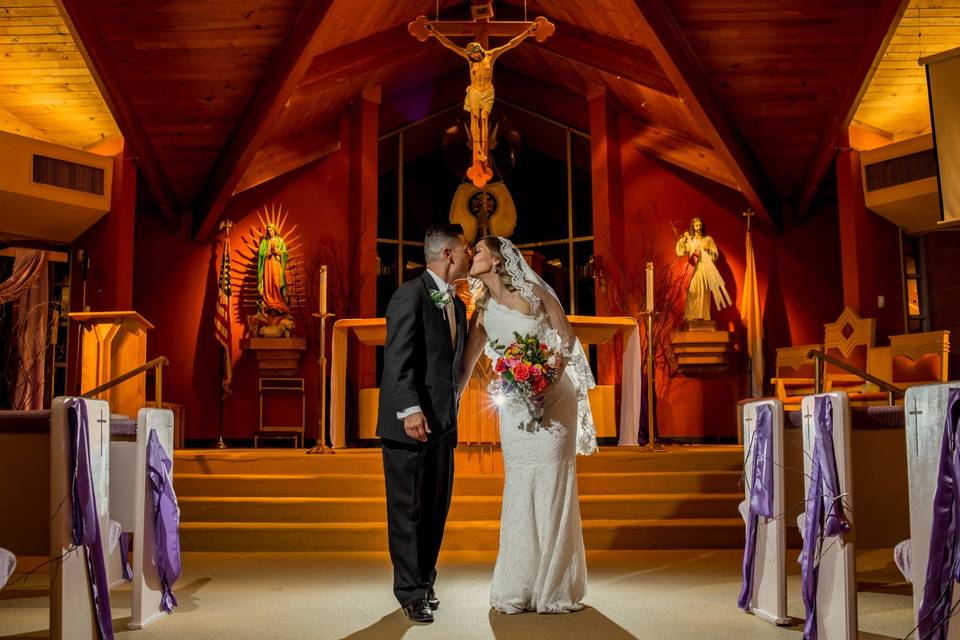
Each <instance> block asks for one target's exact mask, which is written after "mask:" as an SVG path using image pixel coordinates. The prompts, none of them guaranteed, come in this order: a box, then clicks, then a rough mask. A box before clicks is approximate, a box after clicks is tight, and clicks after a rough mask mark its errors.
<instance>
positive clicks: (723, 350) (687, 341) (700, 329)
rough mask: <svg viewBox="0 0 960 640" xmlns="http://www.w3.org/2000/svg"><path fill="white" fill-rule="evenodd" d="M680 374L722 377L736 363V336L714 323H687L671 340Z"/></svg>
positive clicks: (690, 321)
mask: <svg viewBox="0 0 960 640" xmlns="http://www.w3.org/2000/svg"><path fill="white" fill-rule="evenodd" d="M670 347H671V348H672V350H673V357H674V360H675V362H676V367H677V371H679V372H680V373H683V374H684V375H697V374H701V373H720V372H723V371H726V370H727V369H729V368H730V364H731V363H732V361H733V352H734V349H733V334H732V333H730V332H729V331H720V330H718V329H717V323H716V322H714V321H712V320H688V321H684V323H683V324H681V325H680V329H679V330H678V331H674V332H673V334H672V335H671V336H670Z"/></svg>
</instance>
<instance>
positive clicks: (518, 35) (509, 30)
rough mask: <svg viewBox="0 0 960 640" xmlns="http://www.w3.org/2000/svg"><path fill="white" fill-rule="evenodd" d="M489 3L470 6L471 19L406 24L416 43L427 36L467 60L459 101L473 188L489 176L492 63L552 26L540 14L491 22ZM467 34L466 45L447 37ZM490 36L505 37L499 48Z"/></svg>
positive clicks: (543, 35)
mask: <svg viewBox="0 0 960 640" xmlns="http://www.w3.org/2000/svg"><path fill="white" fill-rule="evenodd" d="M492 4H493V3H492V2H486V3H480V4H475V5H474V6H472V7H471V8H472V10H473V18H474V19H473V20H469V21H440V20H428V19H427V17H426V16H419V17H418V18H417V19H416V20H414V21H413V22H411V23H410V24H409V25H408V26H407V30H408V31H409V32H410V35H412V36H414V37H415V38H416V39H417V40H419V41H420V42H426V41H427V39H429V38H430V37H431V36H433V37H434V38H436V39H437V41H438V42H440V44H442V45H443V46H445V47H446V48H448V49H450V50H451V51H453V52H454V53H456V54H457V55H459V56H461V57H462V58H464V59H465V60H466V61H467V64H468V65H469V66H470V86H468V87H467V95H466V98H465V99H464V101H463V110H464V111H466V112H468V113H469V114H470V143H471V146H472V147H473V164H472V165H471V166H470V168H469V169H468V170H467V177H468V178H470V180H471V181H472V182H473V184H474V185H475V186H476V187H477V188H483V186H484V185H485V184H487V182H489V181H490V179H491V178H493V170H492V169H491V168H490V162H489V156H490V154H489V146H488V145H489V136H488V121H489V117H490V110H491V109H492V108H493V97H494V94H493V63H494V62H496V60H497V58H498V57H500V56H501V55H503V54H504V53H506V52H507V51H509V50H510V49H513V48H514V47H516V46H518V45H519V44H520V43H521V42H523V41H524V40H526V39H527V38H529V37H530V36H533V38H534V39H535V40H536V41H537V42H544V41H545V40H546V39H547V38H549V37H550V36H551V35H552V34H553V32H554V31H555V30H556V27H555V26H554V25H553V23H551V22H549V21H548V20H547V19H546V18H544V17H543V16H539V17H537V18H536V19H535V20H533V22H515V21H499V20H498V21H494V20H492V18H493V6H492ZM457 36H471V37H473V42H470V43H469V44H468V45H467V46H466V47H460V46H458V45H457V44H455V43H454V42H453V41H452V40H450V38H451V37H457ZM490 36H498V37H509V38H510V40H509V41H508V42H507V43H506V44H504V45H501V46H499V47H495V48H493V49H490V48H489V47H490Z"/></svg>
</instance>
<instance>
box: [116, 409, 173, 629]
mask: <svg viewBox="0 0 960 640" xmlns="http://www.w3.org/2000/svg"><path fill="white" fill-rule="evenodd" d="M151 432H156V434H157V438H158V440H159V442H160V445H161V446H162V447H163V448H164V450H165V451H166V453H167V456H168V457H169V458H170V459H171V460H173V448H174V420H173V412H172V411H170V410H169V409H151V408H145V409H140V411H139V412H138V413H137V439H136V442H135V443H133V444H134V447H133V449H132V451H131V449H130V448H129V447H124V449H125V453H132V454H133V455H132V456H124V465H125V466H126V465H127V464H130V461H131V459H132V460H133V462H132V466H131V467H129V468H130V473H131V474H132V477H133V483H132V485H131V487H132V495H131V496H130V500H132V505H131V503H130V502H127V503H126V505H125V510H124V512H123V514H122V517H124V518H127V519H132V525H133V526H132V531H133V563H132V564H133V601H132V604H131V607H130V608H131V615H130V623H129V624H128V625H127V626H128V628H130V629H142V628H143V627H145V626H146V625H148V624H150V623H151V622H153V621H155V620H156V619H157V618H159V617H161V616H163V615H164V614H165V612H164V611H163V610H162V609H161V608H160V601H161V597H162V586H161V584H160V576H159V573H158V570H157V566H156V563H155V562H154V526H155V519H154V508H153V497H152V494H151V489H150V483H149V482H148V481H147V473H146V469H147V444H148V442H149V440H150V434H151ZM124 444H127V443H124ZM172 473H173V471H172V468H171V476H172ZM128 477H129V476H128ZM131 507H132V508H131ZM128 509H129V510H128ZM128 521H129V520H128Z"/></svg>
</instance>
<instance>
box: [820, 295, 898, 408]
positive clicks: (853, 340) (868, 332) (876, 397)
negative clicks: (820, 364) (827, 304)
mask: <svg viewBox="0 0 960 640" xmlns="http://www.w3.org/2000/svg"><path fill="white" fill-rule="evenodd" d="M876 331H877V321H876V320H875V319H873V318H861V317H860V314H858V313H857V312H856V311H854V310H853V309H851V308H850V307H846V308H845V309H844V310H843V312H842V313H841V314H840V317H839V318H837V321H836V322H831V323H829V324H825V325H823V350H824V352H825V353H826V354H827V355H828V356H833V357H834V358H837V359H838V360H842V361H844V362H846V363H847V364H849V365H851V366H854V367H857V368H858V369H862V370H863V371H867V369H868V361H869V356H870V350H871V349H872V348H873V343H874V339H875V337H876ZM823 391H824V393H829V392H831V391H845V392H847V394H848V395H849V396H850V401H851V402H852V403H853V404H854V405H861V406H862V405H864V404H879V403H882V402H886V400H887V394H886V393H884V392H881V391H878V390H876V389H875V388H873V386H872V385H868V384H867V383H866V381H864V379H863V378H861V377H860V376H858V375H854V374H851V373H847V372H846V371H844V370H843V369H840V368H839V367H836V366H834V365H832V364H830V363H829V362H825V363H824V369H823Z"/></svg>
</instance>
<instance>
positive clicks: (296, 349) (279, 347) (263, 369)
mask: <svg viewBox="0 0 960 640" xmlns="http://www.w3.org/2000/svg"><path fill="white" fill-rule="evenodd" d="M240 348H241V349H243V350H244V351H247V350H249V351H253V353H254V355H256V357H257V363H258V364H259V365H260V375H261V376H268V377H271V378H276V377H280V378H283V377H292V376H295V375H297V373H299V371H300V356H301V355H302V354H303V352H304V350H305V349H306V348H307V341H306V340H304V339H303V338H246V339H244V340H241V341H240Z"/></svg>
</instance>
